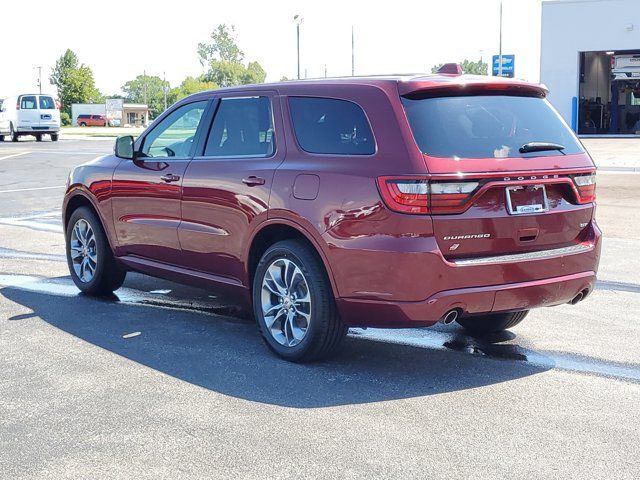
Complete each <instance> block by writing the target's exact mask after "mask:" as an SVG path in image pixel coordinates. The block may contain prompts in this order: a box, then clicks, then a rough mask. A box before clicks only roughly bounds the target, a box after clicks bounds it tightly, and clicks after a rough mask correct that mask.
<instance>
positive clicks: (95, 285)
mask: <svg viewBox="0 0 640 480" xmlns="http://www.w3.org/2000/svg"><path fill="white" fill-rule="evenodd" d="M546 93H547V92H546V90H545V89H544V88H543V87H541V86H539V85H533V84H529V83H524V82H520V81H513V80H507V79H496V78H489V77H471V76H464V75H454V74H437V75H430V76H418V77H416V76H413V77H401V76H394V77H372V78H347V79H324V80H318V81H314V80H311V81H298V82H285V83H277V84H265V85H253V86H243V87H236V88H228V89H221V90H216V91H209V92H203V93H199V94H196V95H193V96H190V97H188V98H186V99H184V100H181V101H180V102H178V103H177V104H175V105H174V106H173V107H171V108H170V109H169V110H167V111H166V112H165V113H164V114H163V115H162V116H160V117H159V118H158V119H157V120H156V121H155V122H154V123H153V125H152V126H151V127H149V128H148V129H147V130H146V131H145V132H144V133H143V134H142V135H141V136H140V137H139V138H138V139H137V140H135V141H134V139H133V138H132V137H130V136H129V137H121V138H119V139H118V140H117V142H116V147H115V154H114V155H106V156H104V157H101V158H99V159H96V160H93V161H91V162H89V163H87V164H84V165H81V166H79V167H76V168H75V169H74V170H73V172H72V173H71V175H70V180H69V185H68V189H67V193H66V198H65V201H64V206H63V215H64V225H65V232H66V242H67V258H68V263H69V269H70V271H71V276H72V278H73V280H74V282H75V283H76V285H77V286H78V288H80V290H82V291H84V292H87V293H93V294H103V293H106V292H111V291H113V290H116V289H117V288H119V287H120V286H121V285H122V283H123V281H124V278H125V274H126V271H128V270H132V271H138V272H142V273H145V274H149V275H153V276H157V277H163V278H167V279H170V280H174V281H178V282H184V283H189V284H193V285H196V286H200V287H204V288H207V289H211V290H215V291H216V292H217V293H218V294H219V295H223V296H224V297H223V298H225V299H228V301H229V302H234V303H236V302H241V303H243V304H245V305H251V306H252V308H253V312H254V314H255V317H256V320H257V322H258V326H259V328H260V331H261V333H262V336H263V337H264V339H265V341H266V343H267V345H268V346H269V347H270V348H271V349H272V350H273V351H275V352H276V353H277V354H279V355H281V356H282V357H284V358H286V359H289V360H295V361H304V360H310V359H316V358H319V357H322V356H325V355H327V354H329V353H330V352H332V351H334V350H335V348H336V347H337V346H338V345H339V344H340V341H341V340H342V338H343V337H344V336H345V334H346V332H347V328H348V327H350V326H359V327H362V326H366V327H414V326H415V327H417V326H429V325H433V324H435V323H436V322H438V321H443V322H445V323H450V322H453V321H457V322H458V323H459V324H461V325H462V326H463V327H464V328H466V329H468V330H470V331H474V332H495V331H500V330H503V329H506V328H509V327H513V326H514V325H516V324H517V323H519V322H520V321H521V320H522V319H523V318H524V317H525V315H526V314H527V311H528V310H530V309H532V308H536V307H543V306H551V305H560V304H565V303H576V302H578V301H580V300H581V299H583V298H584V297H586V296H587V295H588V294H589V293H590V292H591V291H592V290H593V288H594V282H595V279H596V270H597V267H598V261H599V255H600V237H601V233H600V231H599V229H598V227H597V225H596V223H595V221H594V210H595V203H594V200H595V168H594V164H593V162H592V161H591V159H590V157H589V155H588V154H587V153H586V152H585V151H584V149H583V148H582V146H581V145H580V143H579V142H578V140H577V139H576V137H575V136H574V134H573V133H572V132H571V131H570V130H569V128H567V126H566V124H565V123H564V122H563V121H562V119H561V118H560V116H559V115H558V114H557V113H556V112H555V110H554V109H553V108H552V107H551V106H550V104H549V103H548V102H547V100H546V99H545V96H546Z"/></svg>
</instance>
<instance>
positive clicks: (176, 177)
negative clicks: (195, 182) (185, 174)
mask: <svg viewBox="0 0 640 480" xmlns="http://www.w3.org/2000/svg"><path fill="white" fill-rule="evenodd" d="M160 180H162V181H163V182H167V183H171V182H177V181H178V180H180V176H179V175H174V174H173V173H168V174H167V175H163V176H161V177H160Z"/></svg>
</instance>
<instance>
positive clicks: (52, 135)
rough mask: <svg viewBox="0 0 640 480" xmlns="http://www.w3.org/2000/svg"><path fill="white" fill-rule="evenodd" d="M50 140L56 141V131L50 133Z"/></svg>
mask: <svg viewBox="0 0 640 480" xmlns="http://www.w3.org/2000/svg"><path fill="white" fill-rule="evenodd" d="M51 141H52V142H57V141H58V134H57V133H52V134H51Z"/></svg>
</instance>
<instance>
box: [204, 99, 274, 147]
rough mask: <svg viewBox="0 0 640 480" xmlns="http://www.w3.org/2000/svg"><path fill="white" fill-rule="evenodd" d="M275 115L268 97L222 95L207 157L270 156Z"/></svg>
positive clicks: (208, 142)
mask: <svg viewBox="0 0 640 480" xmlns="http://www.w3.org/2000/svg"><path fill="white" fill-rule="evenodd" d="M273 152H274V138H273V114H272V111H271V101H270V100H269V98H268V97H245V98H223V99H222V100H221V101H220V105H219V106H218V110H217V112H216V116H215V117H214V119H213V124H212V125H211V131H210V132H209V138H208V139H207V146H206V147H205V152H204V155H205V156H206V157H270V156H271V155H273Z"/></svg>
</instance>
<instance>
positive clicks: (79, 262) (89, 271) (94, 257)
mask: <svg viewBox="0 0 640 480" xmlns="http://www.w3.org/2000/svg"><path fill="white" fill-rule="evenodd" d="M69 249H70V252H71V262H72V264H73V270H74V271H75V273H76V275H77V277H78V278H79V279H80V281H81V282H83V283H89V282H90V281H91V280H93V277H94V275H95V273H96V268H97V266H98V252H97V244H96V236H95V233H94V231H93V228H91V225H90V224H89V222H87V221H86V220H85V219H84V218H81V219H79V220H78V221H77V222H76V223H75V225H74V226H73V229H72V230H71V237H70V239H69Z"/></svg>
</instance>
